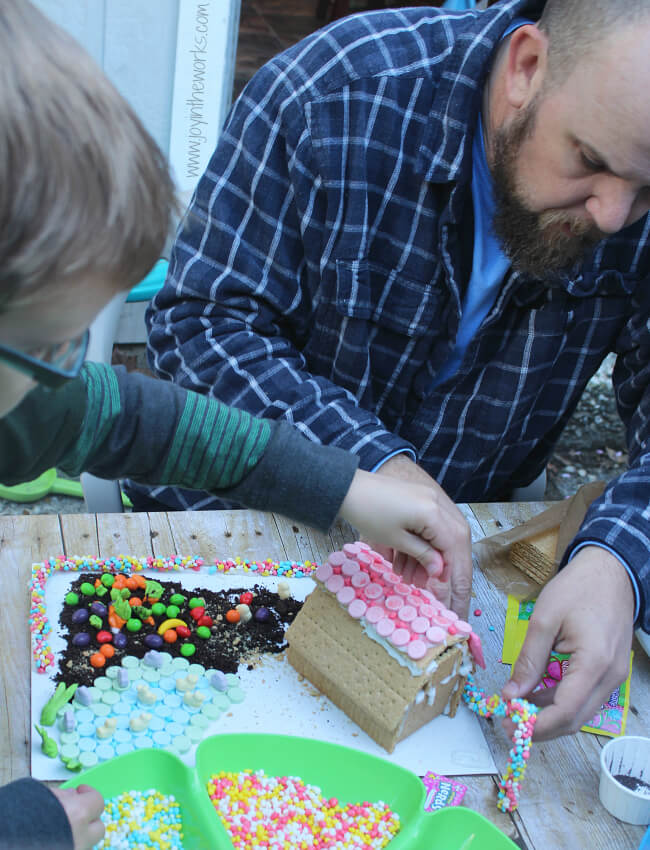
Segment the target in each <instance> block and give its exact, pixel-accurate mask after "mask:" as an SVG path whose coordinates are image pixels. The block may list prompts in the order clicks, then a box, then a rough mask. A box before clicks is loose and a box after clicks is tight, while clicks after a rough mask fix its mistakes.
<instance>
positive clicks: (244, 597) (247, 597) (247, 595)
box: [239, 590, 253, 605]
mask: <svg viewBox="0 0 650 850" xmlns="http://www.w3.org/2000/svg"><path fill="white" fill-rule="evenodd" d="M239 601H240V603H241V604H242V605H250V604H251V602H252V601H253V594H252V593H251V592H250V590H246V591H244V593H242V594H241V596H240V597H239Z"/></svg>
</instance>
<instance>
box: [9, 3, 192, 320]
mask: <svg viewBox="0 0 650 850" xmlns="http://www.w3.org/2000/svg"><path fill="white" fill-rule="evenodd" d="M175 205H176V201H175V195H174V187H173V183H172V180H171V177H170V175H169V171H168V167H167V164H166V162H165V158H164V157H163V154H162V153H161V151H160V149H159V148H158V147H157V145H156V143H155V142H154V141H153V139H152V138H151V137H150V136H149V134H148V133H147V131H146V130H145V129H144V127H143V126H142V124H141V122H140V121H139V119H138V118H137V116H136V115H135V113H134V112H133V110H132V109H131V107H130V106H129V105H128V104H127V103H126V101H125V100H124V98H123V97H122V96H121V95H120V94H119V93H118V92H117V90H116V89H115V88H114V87H113V85H112V84H111V83H110V82H109V80H108V79H107V78H106V76H105V75H104V74H103V72H102V71H101V70H100V69H99V68H98V67H97V66H96V65H95V63H94V62H93V61H92V59H91V58H90V57H89V56H88V54H87V53H86V52H85V51H84V50H83V48H82V47H81V46H80V45H79V44H78V43H77V42H76V41H74V39H72V38H71V37H70V36H69V35H67V34H66V33H65V32H64V31H63V30H62V29H60V28H59V27H57V26H55V24H54V23H53V22H52V21H50V20H48V18H46V17H45V16H44V15H43V14H42V13H41V12H39V11H38V10H37V9H36V8H35V7H34V6H33V5H32V4H31V3H29V2H28V0H0V304H2V305H6V303H7V302H8V301H9V300H11V298H13V297H14V296H15V295H17V294H18V293H20V295H21V296H24V295H30V294H31V293H33V292H37V291H38V290H41V289H43V288H44V287H46V286H47V285H48V283H53V282H56V283H61V282H66V281H68V280H73V279H75V280H79V279H80V278H82V277H83V276H84V275H86V274H90V273H92V274H94V275H95V276H97V275H98V274H99V275H101V276H102V277H103V278H104V279H105V280H107V281H109V282H110V285H113V286H114V287H115V291H116V292H117V291H119V290H123V289H129V288H131V287H132V286H133V285H134V284H135V283H137V282H138V281H139V280H140V279H141V278H142V277H143V276H144V275H145V274H146V273H147V271H148V270H149V269H150V268H151V266H152V265H153V263H154V262H155V261H156V260H157V259H158V258H159V256H160V252H161V250H162V247H163V244H164V242H165V238H166V236H167V234H168V231H169V226H170V217H171V215H172V213H173V211H174V209H175Z"/></svg>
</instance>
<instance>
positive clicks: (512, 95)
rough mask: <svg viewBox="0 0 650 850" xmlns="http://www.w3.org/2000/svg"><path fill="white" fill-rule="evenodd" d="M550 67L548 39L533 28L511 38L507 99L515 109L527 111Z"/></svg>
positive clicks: (527, 28)
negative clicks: (525, 109)
mask: <svg viewBox="0 0 650 850" xmlns="http://www.w3.org/2000/svg"><path fill="white" fill-rule="evenodd" d="M547 67H548V39H547V37H546V35H545V34H544V33H543V32H542V31H541V30H540V29H538V27H536V26H535V25H534V24H526V25H525V26H523V27H519V29H516V30H515V31H514V32H513V34H512V35H511V36H510V43H509V45H508V56H507V60H506V73H505V95H506V98H507V100H508V103H509V104H510V106H511V107H513V108H514V109H517V110H519V109H524V108H525V107H527V106H528V104H529V103H531V102H532V100H533V99H534V97H535V95H536V94H537V93H538V92H539V91H540V90H541V88H542V83H543V81H544V77H545V76H546V71H547Z"/></svg>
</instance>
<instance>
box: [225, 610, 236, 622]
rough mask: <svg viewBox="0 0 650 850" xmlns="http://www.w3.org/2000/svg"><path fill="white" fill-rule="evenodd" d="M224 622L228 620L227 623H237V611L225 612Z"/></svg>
mask: <svg viewBox="0 0 650 850" xmlns="http://www.w3.org/2000/svg"><path fill="white" fill-rule="evenodd" d="M226 620H228V622H229V623H238V622H239V611H236V610H235V609H234V608H231V609H230V611H226Z"/></svg>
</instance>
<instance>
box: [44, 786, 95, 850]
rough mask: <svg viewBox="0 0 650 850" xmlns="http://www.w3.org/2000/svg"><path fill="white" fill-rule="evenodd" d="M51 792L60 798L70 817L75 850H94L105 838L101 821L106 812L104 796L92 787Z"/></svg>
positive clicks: (56, 789) (58, 789)
mask: <svg viewBox="0 0 650 850" xmlns="http://www.w3.org/2000/svg"><path fill="white" fill-rule="evenodd" d="M50 790H51V791H52V793H53V794H54V795H55V796H56V797H58V799H59V802H60V803H61V805H62V806H63V808H64V809H65V813H66V815H67V816H68V821H69V822H70V828H71V830H72V839H73V841H74V850H92V848H93V847H94V846H95V844H99V842H100V841H101V840H102V838H103V837H104V824H103V823H102V821H101V820H100V815H101V813H102V812H103V811H104V799H103V797H102V795H101V794H100V793H99V791H96V790H95V789H94V788H91V787H90V785H79V786H77V787H76V788H65V789H64V788H51V789H50Z"/></svg>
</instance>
